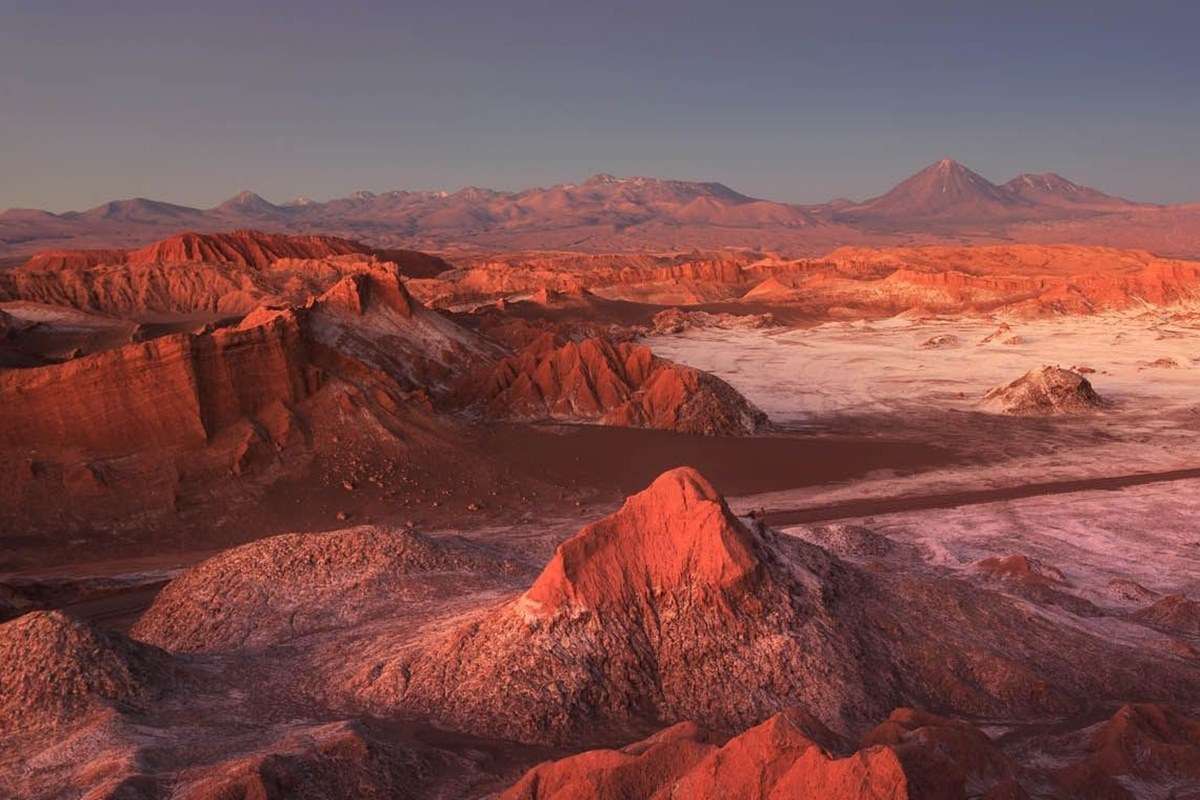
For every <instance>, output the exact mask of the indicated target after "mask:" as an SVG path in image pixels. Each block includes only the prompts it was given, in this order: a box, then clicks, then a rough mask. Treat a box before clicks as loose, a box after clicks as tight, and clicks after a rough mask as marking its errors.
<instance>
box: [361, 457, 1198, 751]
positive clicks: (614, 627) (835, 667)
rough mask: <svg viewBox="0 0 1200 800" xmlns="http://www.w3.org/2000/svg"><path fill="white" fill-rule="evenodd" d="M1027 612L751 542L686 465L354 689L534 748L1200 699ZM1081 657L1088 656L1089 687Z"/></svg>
mask: <svg viewBox="0 0 1200 800" xmlns="http://www.w3.org/2000/svg"><path fill="white" fill-rule="evenodd" d="M1022 607H1023V606H1022V605H1021V604H1020V603H1019V602H1018V601H1015V600H1010V599H1008V598H1007V597H1005V596H1003V595H1001V594H998V593H995V592H990V591H987V590H981V588H980V587H978V586H975V585H969V584H966V583H964V582H960V581H952V580H937V579H932V578H929V577H891V576H888V575H887V574H885V573H881V572H879V571H878V570H866V569H860V568H857V567H854V566H852V565H850V564H848V563H846V562H843V561H841V560H839V559H837V558H835V557H833V556H831V555H830V554H829V553H828V552H826V551H825V550H823V549H821V548H820V547H817V546H815V545H811V544H807V543H805V542H803V541H800V540H798V539H795V538H792V537H787V536H782V535H779V534H776V533H774V532H772V531H770V530H769V529H767V528H765V527H762V526H759V525H753V526H747V525H745V524H743V523H742V522H741V521H740V520H738V519H737V518H735V517H733V515H732V514H730V512H729V509H728V507H727V506H726V505H725V503H724V501H723V500H722V499H721V497H720V496H719V495H718V494H717V493H716V492H715V490H714V489H713V487H712V486H711V485H710V484H708V482H707V481H705V480H704V479H703V478H702V477H701V476H699V475H698V474H697V473H696V472H695V471H694V470H691V469H688V468H680V469H676V470H672V471H670V472H667V473H664V474H663V475H662V476H661V477H659V478H658V480H656V481H655V482H654V483H653V484H652V485H651V486H650V487H649V488H648V489H647V490H645V491H644V492H641V493H640V494H637V495H634V496H632V497H630V498H629V499H628V500H627V501H626V503H625V505H624V506H623V507H622V508H621V509H620V510H619V511H618V512H616V513H615V514H613V515H612V516H610V517H607V518H605V519H603V520H600V521H599V522H596V523H594V524H592V525H589V526H587V527H585V528H583V529H582V530H581V531H580V532H579V533H578V534H576V535H575V536H574V537H572V538H571V539H568V540H567V541H565V542H564V543H563V544H561V545H560V546H559V548H558V550H557V551H556V553H555V555H554V557H553V558H552V559H551V561H550V562H549V563H548V564H547V566H546V567H545V569H544V570H543V572H542V574H541V575H540V576H539V577H538V579H537V580H536V581H534V583H533V584H532V585H531V586H530V587H529V589H528V590H526V591H525V592H524V593H523V594H521V595H520V596H518V597H516V598H514V599H512V600H510V601H508V602H506V603H504V604H503V605H501V606H498V607H496V608H493V609H490V610H488V611H486V612H485V613H482V614H479V615H473V616H471V617H469V618H467V619H464V620H462V621H460V623H459V624H458V625H457V626H455V627H454V628H453V629H452V630H450V631H449V632H446V633H444V634H438V635H435V636H432V637H431V638H429V639H428V641H425V642H423V643H421V644H420V645H418V646H414V647H412V648H410V649H407V650H405V651H403V652H397V653H394V654H393V655H392V656H391V657H388V658H384V659H383V660H382V662H381V664H380V665H378V666H377V667H376V668H375V669H374V670H373V671H372V672H370V673H369V674H367V673H363V674H361V675H359V676H358V677H357V678H356V679H355V680H354V681H352V683H354V684H355V688H354V692H355V694H356V695H357V696H358V697H359V698H360V700H361V702H363V703H364V704H366V705H367V707H369V708H372V709H375V710H380V711H383V710H390V711H392V712H395V711H396V710H400V709H402V710H404V711H406V712H420V713H422V714H427V715H429V716H430V717H432V718H433V719H434V720H436V721H437V722H438V723H439V724H442V725H446V726H449V727H453V728H456V729H459V730H463V731H468V732H472V733H476V734H483V735H493V736H501V737H505V738H514V739H518V740H523V741H534V742H563V741H575V742H579V741H581V739H582V740H586V738H587V737H594V738H599V737H604V736H608V737H621V736H624V737H626V738H628V737H629V736H630V734H633V733H637V732H639V731H644V730H645V726H646V725H648V724H655V723H657V724H658V725H662V724H670V723H673V722H677V721H681V720H689V719H692V720H694V719H704V720H705V723H706V724H707V725H712V726H713V727H716V728H723V729H739V728H745V727H747V726H749V725H753V724H756V723H758V722H760V721H762V720H763V719H766V718H767V717H769V716H770V714H771V713H773V712H774V711H775V710H777V709H778V708H781V707H785V706H792V705H798V706H801V707H803V708H804V709H805V710H806V711H807V712H809V713H811V714H812V715H813V716H814V717H816V718H817V719H819V720H821V722H822V723H823V724H825V725H827V726H829V727H830V728H832V729H834V730H836V731H839V732H846V731H849V730H852V729H855V728H859V729H861V727H860V726H863V725H864V724H867V723H869V722H870V721H873V720H876V719H879V718H880V717H882V716H883V715H884V714H886V713H887V710H888V709H890V708H894V707H896V706H898V705H914V706H920V707H934V708H939V709H945V710H946V711H952V712H954V713H957V714H972V715H987V714H993V713H1005V714H1008V715H1010V716H1012V715H1023V714H1024V715H1033V716H1037V715H1045V714H1048V713H1058V714H1062V713H1069V712H1070V711H1071V710H1072V709H1075V710H1078V709H1080V708H1084V707H1087V706H1088V705H1089V704H1092V703H1094V702H1096V699H1097V698H1098V697H1113V696H1116V697H1127V696H1129V694H1128V693H1129V692H1132V691H1137V690H1136V689H1134V688H1133V687H1135V686H1144V685H1145V682H1146V680H1147V677H1146V675H1147V672H1148V671H1149V672H1153V673H1155V674H1156V675H1157V677H1156V678H1155V686H1156V689H1155V691H1156V693H1157V694H1158V695H1159V696H1160V697H1169V698H1174V697H1180V696H1184V695H1187V694H1188V693H1189V692H1192V691H1194V690H1195V687H1196V680H1197V678H1196V676H1195V675H1194V674H1192V672H1191V671H1190V670H1189V669H1186V668H1182V667H1180V668H1179V669H1178V670H1176V669H1175V668H1173V667H1167V666H1164V665H1163V664H1161V663H1158V662H1154V661H1153V659H1152V658H1149V657H1146V656H1143V655H1139V654H1138V653H1137V652H1135V651H1132V650H1129V649H1127V648H1124V647H1121V646H1119V645H1115V644H1110V643H1107V642H1105V641H1102V640H1100V639H1096V638H1094V637H1092V636H1090V635H1087V634H1084V633H1082V632H1080V631H1078V630H1074V629H1072V628H1068V627H1063V626H1061V625H1057V624H1054V623H1053V621H1052V620H1049V619H1043V618H1038V617H1033V616H1030V615H1029V614H1027V613H1025V612H1023V611H1021V610H1020V609H1021V608H1022ZM1018 642H1019V647H1020V655H1019V657H1017V656H1014V654H1013V647H1014V643H1018ZM1081 652H1090V653H1094V654H1095V657H1094V658H1093V659H1091V660H1090V661H1089V663H1091V664H1092V665H1093V667H1092V669H1090V670H1089V671H1087V672H1086V673H1080V672H1079V670H1078V669H1077V665H1076V663H1075V662H1074V660H1073V659H1074V658H1075V657H1076V656H1072V655H1069V654H1078V653H1081ZM1001 710H1003V711H1002V712H1001Z"/></svg>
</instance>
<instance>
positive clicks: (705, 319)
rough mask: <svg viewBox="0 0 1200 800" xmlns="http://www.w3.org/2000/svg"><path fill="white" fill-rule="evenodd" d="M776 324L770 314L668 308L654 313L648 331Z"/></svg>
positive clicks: (662, 331)
mask: <svg viewBox="0 0 1200 800" xmlns="http://www.w3.org/2000/svg"><path fill="white" fill-rule="evenodd" d="M778 324H779V323H778V322H777V321H776V319H775V317H774V316H772V315H771V314H730V313H727V312H721V313H717V314H713V313H710V312H708V311H685V310H683V309H679V308H668V309H667V310H665V311H660V312H658V313H657V314H655V315H654V319H653V320H652V321H651V323H650V333H653V334H656V335H660V336H662V335H669V334H677V333H684V332H685V331H689V330H706V329H716V330H757V329H761V328H773V327H775V326H776V325H778Z"/></svg>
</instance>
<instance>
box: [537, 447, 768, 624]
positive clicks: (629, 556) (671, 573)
mask: <svg viewBox="0 0 1200 800" xmlns="http://www.w3.org/2000/svg"><path fill="white" fill-rule="evenodd" d="M759 563H760V562H759V557H758V554H757V552H756V548H755V539H754V534H752V533H751V532H750V531H749V530H747V529H746V528H745V527H744V526H743V525H742V524H741V523H740V522H739V521H738V520H737V518H736V517H734V516H733V514H732V513H731V512H730V511H729V507H728V506H726V505H725V501H724V500H723V499H722V498H721V496H720V495H719V494H717V491H716V489H714V488H713V487H712V484H710V483H709V482H708V481H707V480H705V479H704V477H703V476H702V475H700V473H699V472H697V471H696V470H694V469H692V468H691V467H679V468H677V469H673V470H671V471H669V472H665V473H663V474H662V475H661V476H659V477H658V479H657V480H655V481H654V483H652V484H651V485H650V486H649V488H647V489H645V490H644V491H642V492H640V493H638V494H636V495H633V496H632V497H630V498H629V499H628V500H626V501H625V504H624V505H623V506H622V507H621V509H620V510H619V511H618V512H617V513H615V514H613V515H612V516H610V517H607V518H605V519H603V520H600V521H599V522H597V523H595V524H592V525H589V526H587V527H586V528H584V529H583V530H581V531H580V532H579V533H578V534H576V535H575V536H573V537H571V538H570V539H568V540H567V541H565V542H563V544H561V545H560V546H559V547H558V550H557V551H556V552H555V554H554V558H553V559H552V560H551V561H550V563H549V564H548V565H547V566H546V568H545V570H543V571H542V574H541V575H540V576H539V577H538V579H537V581H535V582H534V584H533V586H531V587H530V588H529V590H528V591H527V592H526V593H525V595H524V597H523V598H522V599H523V600H524V604H523V605H524V607H525V608H526V609H527V610H530V611H533V612H535V613H541V614H551V613H554V612H555V611H558V610H560V609H562V608H564V607H570V608H587V609H598V608H604V607H607V606H621V605H628V604H630V603H645V602H647V601H649V599H650V598H656V597H659V596H661V595H664V594H672V595H677V594H684V595H693V594H696V595H702V594H708V593H711V592H721V591H728V590H731V589H734V588H735V587H738V586H739V585H741V584H742V583H743V582H745V581H746V580H747V578H748V577H749V576H751V575H752V574H753V573H754V572H755V570H756V568H757V567H758V566H759Z"/></svg>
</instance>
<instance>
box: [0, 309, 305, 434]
mask: <svg viewBox="0 0 1200 800" xmlns="http://www.w3.org/2000/svg"><path fill="white" fill-rule="evenodd" d="M319 382H320V379H319V375H318V374H317V373H316V371H315V370H314V369H313V368H312V367H311V365H310V364H309V362H308V359H307V354H306V348H305V346H304V342H303V338H302V335H301V331H300V324H299V320H298V319H297V317H296V316H295V315H294V314H279V315H277V316H275V317H274V318H272V319H271V320H269V321H266V322H265V323H264V324H262V325H257V326H253V327H245V328H242V329H238V330H222V331H217V332H215V333H213V334H208V335H203V336H191V335H188V334H182V335H175V336H166V337H162V338H160V339H156V340H154V341H150V342H144V343H140V344H132V345H127V346H126V347H122V348H119V349H116V350H111V351H108V352H104V353H98V354H96V355H93V356H87V357H85V358H80V359H76V360H74V361H69V362H67V363H65V364H56V365H51V366H45V367H39V368H36V369H26V370H11V371H7V372H4V373H2V374H0V402H2V403H3V405H4V408H5V413H4V416H3V420H0V447H14V448H15V447H43V448H58V449H61V448H78V449H81V450H84V451H86V452H89V453H92V454H96V455H111V454H116V453H122V452H132V451H136V450H147V449H165V450H171V449H176V448H195V447H201V446H203V445H205V444H206V443H207V442H208V441H210V439H211V438H212V437H213V436H214V435H215V434H216V433H217V432H219V431H220V430H222V429H223V428H225V427H227V426H228V425H229V424H231V423H232V422H233V421H235V420H237V419H241V418H243V417H252V416H254V415H256V414H257V413H259V412H260V411H262V410H263V409H265V408H266V407H267V406H269V405H271V404H273V403H283V404H285V405H286V404H289V403H294V402H297V401H299V400H302V399H304V398H305V397H307V396H308V395H309V394H311V393H312V392H313V391H315V389H316V387H317V386H318V385H319Z"/></svg>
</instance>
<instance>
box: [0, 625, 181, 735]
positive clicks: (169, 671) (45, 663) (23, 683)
mask: <svg viewBox="0 0 1200 800" xmlns="http://www.w3.org/2000/svg"><path fill="white" fill-rule="evenodd" d="M173 673H174V667H172V666H171V663H170V657H169V656H168V655H167V654H166V653H164V652H162V651H161V650H159V649H158V648H155V647H150V646H148V645H143V644H139V643H137V642H132V641H130V640H128V639H126V638H125V637H124V636H121V635H119V634H115V633H107V632H102V631H100V630H97V629H96V628H93V627H92V626H90V625H88V624H86V623H83V622H79V621H78V620H74V619H71V618H70V617H67V616H66V615H64V614H62V613H60V612H57V611H49V612H47V611H32V612H30V613H28V614H25V615H24V616H21V617H18V618H17V619H14V620H12V621H11V622H6V623H4V624H3V625H0V733H3V734H6V735H13V734H15V732H17V731H22V732H26V733H28V732H31V731H33V730H36V729H38V728H44V727H52V728H53V727H60V726H65V725H68V724H71V723H74V722H77V721H78V720H79V719H81V718H82V717H84V716H87V715H88V714H91V713H93V712H95V711H97V710H99V709H103V708H116V709H130V708H136V707H139V706H142V705H144V704H145V703H147V702H149V701H150V700H153V699H154V698H155V697H156V696H157V695H158V694H159V693H160V692H161V691H163V689H164V688H165V687H166V686H167V685H168V684H169V683H170V682H171V680H172V676H173Z"/></svg>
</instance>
